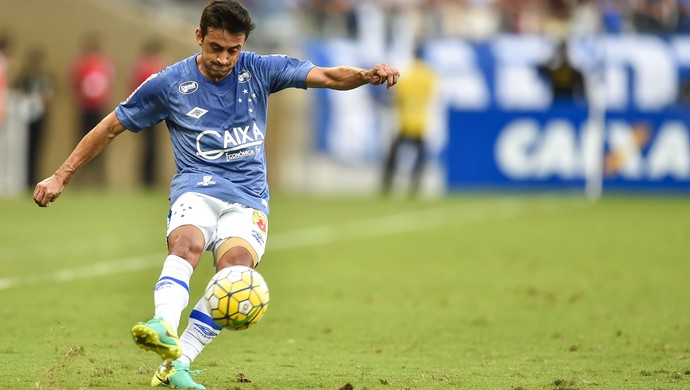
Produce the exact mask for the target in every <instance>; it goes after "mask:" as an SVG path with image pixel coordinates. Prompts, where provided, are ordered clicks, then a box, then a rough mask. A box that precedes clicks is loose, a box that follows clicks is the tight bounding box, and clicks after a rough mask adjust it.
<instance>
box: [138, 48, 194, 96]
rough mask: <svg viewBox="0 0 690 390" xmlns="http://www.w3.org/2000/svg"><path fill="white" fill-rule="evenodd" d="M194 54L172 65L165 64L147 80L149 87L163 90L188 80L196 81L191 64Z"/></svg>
mask: <svg viewBox="0 0 690 390" xmlns="http://www.w3.org/2000/svg"><path fill="white" fill-rule="evenodd" d="M194 57H195V56H190V57H187V58H185V59H182V60H180V61H178V62H176V63H174V64H172V65H169V66H167V67H166V68H165V69H163V70H161V71H160V72H158V73H157V74H155V75H154V76H152V77H150V78H149V80H147V82H146V84H148V87H149V88H153V89H154V90H160V91H161V92H164V91H166V90H170V88H172V87H175V88H177V86H179V85H181V84H184V83H189V82H196V81H197V80H196V76H195V73H194V72H193V71H192V70H193V68H192V65H193V64H194V63H195V58H194Z"/></svg>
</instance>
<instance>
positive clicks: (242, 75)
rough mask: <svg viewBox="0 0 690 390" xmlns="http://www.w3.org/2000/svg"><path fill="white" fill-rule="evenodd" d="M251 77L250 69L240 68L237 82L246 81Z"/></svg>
mask: <svg viewBox="0 0 690 390" xmlns="http://www.w3.org/2000/svg"><path fill="white" fill-rule="evenodd" d="M251 79H252V73H251V72H250V71H248V70H247V69H242V71H241V72H240V74H238V75H237V82H238V83H246V82H248V81H249V80H251Z"/></svg>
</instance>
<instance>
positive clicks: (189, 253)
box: [168, 230, 204, 265]
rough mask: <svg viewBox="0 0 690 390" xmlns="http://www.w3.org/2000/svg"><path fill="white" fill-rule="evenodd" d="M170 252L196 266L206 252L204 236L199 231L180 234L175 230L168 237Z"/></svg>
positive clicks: (180, 232) (181, 232)
mask: <svg viewBox="0 0 690 390" xmlns="http://www.w3.org/2000/svg"><path fill="white" fill-rule="evenodd" d="M195 233H198V234H195ZM168 252H169V253H170V254H173V255H177V256H180V257H182V258H183V259H185V260H187V261H189V262H190V263H192V265H196V263H197V262H198V261H199V259H200V258H201V255H202V254H203V252H204V237H203V234H201V232H198V231H197V232H194V231H187V232H184V231H179V232H178V231H177V230H175V231H174V232H173V233H172V234H170V236H168Z"/></svg>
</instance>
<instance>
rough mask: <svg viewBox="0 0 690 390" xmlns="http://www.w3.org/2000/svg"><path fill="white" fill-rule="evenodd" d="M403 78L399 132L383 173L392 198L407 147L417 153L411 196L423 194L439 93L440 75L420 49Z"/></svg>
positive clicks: (397, 106) (398, 102) (396, 97)
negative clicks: (429, 134)
mask: <svg viewBox="0 0 690 390" xmlns="http://www.w3.org/2000/svg"><path fill="white" fill-rule="evenodd" d="M414 54H415V55H414V58H413V59H412V61H411V62H410V64H409V65H408V66H407V69H406V71H405V72H404V74H405V77H402V78H400V81H399V82H398V85H397V87H398V89H397V90H395V94H394V104H395V109H396V111H397V116H398V126H399V131H398V133H397V135H396V136H395V138H394V139H393V143H392V145H391V148H390V151H389V153H388V156H387V158H386V163H385V166H384V173H383V194H384V195H389V194H390V192H391V189H392V187H393V181H394V178H395V176H396V173H397V172H398V171H399V170H400V168H401V166H400V165H401V164H400V163H401V158H400V156H401V153H402V151H403V148H409V149H410V152H413V153H414V161H413V163H412V170H411V177H410V187H409V194H410V196H416V195H417V193H418V192H419V188H420V183H421V178H422V172H423V170H424V165H425V162H426V143H425V136H426V132H427V127H428V126H429V123H430V109H431V102H432V100H433V97H434V94H435V92H436V88H437V86H436V84H437V80H436V77H437V76H436V73H435V71H434V70H433V69H432V68H431V67H430V66H429V65H428V64H427V63H426V62H425V61H424V60H423V58H422V55H421V54H422V53H421V50H420V48H417V49H416V50H415V53H414Z"/></svg>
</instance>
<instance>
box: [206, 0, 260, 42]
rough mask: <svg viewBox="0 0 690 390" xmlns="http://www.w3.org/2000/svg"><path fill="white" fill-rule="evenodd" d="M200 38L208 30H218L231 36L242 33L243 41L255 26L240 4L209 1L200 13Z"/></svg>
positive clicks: (224, 0) (231, 0) (227, 0)
mask: <svg viewBox="0 0 690 390" xmlns="http://www.w3.org/2000/svg"><path fill="white" fill-rule="evenodd" d="M199 27H200V28H201V36H202V37H205V36H206V34H207V33H208V31H209V29H216V28H219V29H221V30H225V31H227V32H229V33H231V34H239V33H244V37H245V39H246V38H248V37H249V33H250V32H252V30H254V28H255V27H256V24H254V22H253V21H252V17H251V16H250V15H249V11H248V10H247V8H245V7H244V6H243V5H242V4H240V3H239V2H237V1H234V0H210V1H209V2H208V4H207V5H206V7H205V8H204V10H203V12H201V21H200V22H199Z"/></svg>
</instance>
